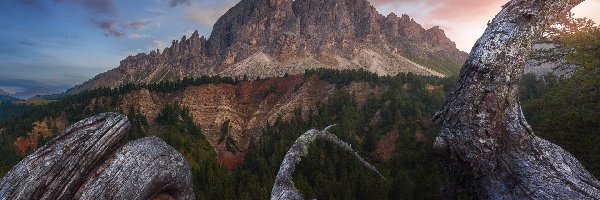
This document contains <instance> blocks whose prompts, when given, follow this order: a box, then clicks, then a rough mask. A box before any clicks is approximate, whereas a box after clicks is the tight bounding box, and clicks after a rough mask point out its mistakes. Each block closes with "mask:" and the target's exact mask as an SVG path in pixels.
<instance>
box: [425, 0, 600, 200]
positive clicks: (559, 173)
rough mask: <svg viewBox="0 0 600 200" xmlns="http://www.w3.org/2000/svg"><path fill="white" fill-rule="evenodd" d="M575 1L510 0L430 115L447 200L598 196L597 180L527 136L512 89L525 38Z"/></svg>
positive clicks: (568, 157) (571, 159) (560, 151)
mask: <svg viewBox="0 0 600 200" xmlns="http://www.w3.org/2000/svg"><path fill="white" fill-rule="evenodd" d="M582 1H583V0H513V1H511V2H509V3H508V4H506V5H504V6H503V9H502V11H501V12H500V13H499V14H498V15H497V16H496V18H495V19H494V20H493V21H492V22H491V23H490V24H489V26H488V28H487V30H486V31H485V33H484V34H483V36H482V37H481V38H480V39H479V40H478V41H477V43H476V44H475V46H474V47H473V49H472V51H471V54H470V55H469V58H468V60H467V62H466V63H465V65H464V66H463V68H462V70H461V73H460V77H459V80H458V83H457V85H456V88H455V89H454V91H453V92H452V93H451V94H450V96H449V97H448V99H447V100H446V102H445V105H444V106H443V108H442V109H441V110H440V111H439V112H438V113H437V116H436V119H438V120H440V121H441V122H442V128H441V131H440V133H439V135H438V137H437V138H436V141H435V144H434V149H435V150H436V153H437V154H438V155H439V156H440V157H441V162H442V164H443V166H444V168H445V170H446V172H447V173H448V175H449V176H450V180H449V183H448V185H447V186H446V188H445V195H446V197H448V198H454V197H456V192H460V191H468V192H470V193H471V194H472V195H474V196H475V197H477V198H482V199H486V198H487V199H600V182H598V181H597V180H596V179H595V178H594V177H593V176H592V175H590V173H589V172H587V171H586V170H585V169H584V168H583V167H582V166H581V164H580V163H579V162H578V161H577V160H576V159H575V158H574V157H573V156H571V155H570V154H569V153H568V152H566V151H565V150H563V149H562V148H560V147H559V146H557V145H555V144H552V143H550V142H548V141H546V140H544V139H541V138H538V137H536V136H535V135H534V134H533V131H532V129H531V128H530V126H529V125H528V124H527V121H526V120H525V117H524V116H523V113H522V110H521V107H520V104H519V99H518V94H519V91H518V87H519V82H520V81H521V76H522V74H523V67H524V66H525V61H526V58H527V56H528V55H529V54H530V53H531V51H532V42H531V41H532V40H533V38H534V37H537V36H539V35H540V34H541V33H542V31H543V30H544V29H545V28H547V27H548V26H549V25H551V24H552V23H554V22H556V21H557V19H558V17H559V16H560V15H561V14H564V13H565V12H567V11H569V10H570V9H571V8H573V7H574V6H576V5H577V4H579V3H580V2H582Z"/></svg>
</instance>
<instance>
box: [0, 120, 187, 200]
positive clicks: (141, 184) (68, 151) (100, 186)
mask: <svg viewBox="0 0 600 200" xmlns="http://www.w3.org/2000/svg"><path fill="white" fill-rule="evenodd" d="M130 129H131V125H130V123H129V121H128V119H127V117H126V116H124V115H121V114H117V113H104V114H100V115H97V116H94V117H90V118H87V119H84V120H82V121H80V122H77V123H75V124H74V125H72V126H70V127H69V128H67V129H66V130H65V131H64V132H63V133H62V134H61V135H60V136H58V137H57V138H55V139H53V140H52V141H50V142H48V144H47V145H45V146H44V147H42V148H40V149H39V150H37V151H36V152H35V153H33V154H31V155H29V156H27V157H26V158H25V159H24V160H22V161H21V162H19V164H17V165H16V166H15V167H13V169H12V170H11V171H10V172H8V174H7V175H6V176H5V177H4V178H2V180H0V199H52V200H54V199H150V198H153V197H155V196H158V195H161V196H168V197H173V198H174V199H193V198H194V196H193V192H192V189H191V182H192V180H191V171H190V167H189V165H188V163H187V160H185V158H184V157H183V156H182V155H181V154H179V152H177V151H176V150H175V149H173V148H172V147H170V146H169V145H167V144H166V143H165V142H163V141H162V140H160V139H159V138H156V137H148V138H142V139H139V140H136V141H132V142H129V143H127V144H123V143H124V140H123V138H124V137H125V136H126V135H127V133H129V131H130Z"/></svg>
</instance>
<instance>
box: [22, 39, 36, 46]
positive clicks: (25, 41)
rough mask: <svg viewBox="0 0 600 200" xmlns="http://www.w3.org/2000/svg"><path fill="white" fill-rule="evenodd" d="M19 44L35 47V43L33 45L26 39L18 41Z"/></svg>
mask: <svg viewBox="0 0 600 200" xmlns="http://www.w3.org/2000/svg"><path fill="white" fill-rule="evenodd" d="M19 44H22V45H26V46H35V43H33V42H32V41H31V40H28V39H22V40H19Z"/></svg>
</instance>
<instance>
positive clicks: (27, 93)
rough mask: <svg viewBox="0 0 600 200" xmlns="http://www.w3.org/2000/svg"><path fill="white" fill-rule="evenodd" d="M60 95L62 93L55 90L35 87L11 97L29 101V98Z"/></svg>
mask: <svg viewBox="0 0 600 200" xmlns="http://www.w3.org/2000/svg"><path fill="white" fill-rule="evenodd" d="M60 93H62V92H61V91H58V90H55V89H49V88H44V87H33V88H29V89H27V90H25V91H23V92H17V93H15V94H13V95H11V96H13V97H16V98H19V99H29V98H31V97H34V96H37V95H53V94H60Z"/></svg>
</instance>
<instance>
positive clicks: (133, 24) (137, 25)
mask: <svg viewBox="0 0 600 200" xmlns="http://www.w3.org/2000/svg"><path fill="white" fill-rule="evenodd" d="M149 23H150V21H130V22H127V23H125V24H123V27H124V28H128V29H142V28H144V27H146V26H147V25H148V24H149Z"/></svg>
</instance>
